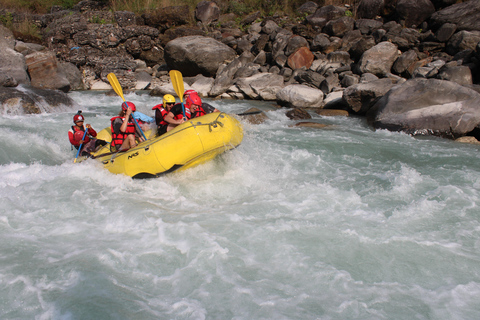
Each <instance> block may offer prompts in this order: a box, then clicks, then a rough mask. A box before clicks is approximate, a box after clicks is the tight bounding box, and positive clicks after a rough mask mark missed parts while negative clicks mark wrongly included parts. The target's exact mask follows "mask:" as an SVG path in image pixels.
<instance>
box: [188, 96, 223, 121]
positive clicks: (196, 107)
mask: <svg viewBox="0 0 480 320" xmlns="http://www.w3.org/2000/svg"><path fill="white" fill-rule="evenodd" d="M183 96H184V97H185V104H188V103H189V102H190V104H192V105H193V110H192V108H191V107H190V113H191V114H192V118H198V117H201V116H204V115H206V114H209V113H212V112H220V110H218V109H217V108H215V107H214V106H212V105H210V104H208V103H206V102H202V99H200V96H199V95H198V93H197V92H196V91H195V90H187V91H185V93H184V94H183ZM190 96H191V97H192V99H189V97H190ZM194 100H195V101H196V103H193V101H194Z"/></svg>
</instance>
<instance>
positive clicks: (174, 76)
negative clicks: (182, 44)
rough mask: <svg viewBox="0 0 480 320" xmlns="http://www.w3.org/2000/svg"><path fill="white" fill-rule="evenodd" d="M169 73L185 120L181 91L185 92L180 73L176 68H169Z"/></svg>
mask: <svg viewBox="0 0 480 320" xmlns="http://www.w3.org/2000/svg"><path fill="white" fill-rule="evenodd" d="M169 74H170V79H171V80H172V85H173V89H174V90H175V93H176V94H177V96H178V97H179V98H180V102H181V103H182V111H183V120H185V121H187V116H186V115H185V106H184V105H183V93H184V92H185V89H184V87H183V76H182V73H181V72H180V71H178V70H170V72H169Z"/></svg>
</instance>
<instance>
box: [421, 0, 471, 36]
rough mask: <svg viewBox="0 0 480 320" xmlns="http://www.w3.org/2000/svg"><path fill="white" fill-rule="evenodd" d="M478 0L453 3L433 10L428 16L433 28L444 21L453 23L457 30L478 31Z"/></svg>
mask: <svg viewBox="0 0 480 320" xmlns="http://www.w3.org/2000/svg"><path fill="white" fill-rule="evenodd" d="M479 16H480V0H470V1H466V2H463V3H458V4H454V5H452V6H449V7H447V8H445V9H442V10H440V11H437V12H435V13H434V14H432V16H431V17H430V21H431V22H432V25H433V27H434V28H439V27H440V26H441V25H443V24H444V23H447V22H448V23H454V24H456V25H457V30H467V31H472V30H477V31H480V19H479V18H478V17H479Z"/></svg>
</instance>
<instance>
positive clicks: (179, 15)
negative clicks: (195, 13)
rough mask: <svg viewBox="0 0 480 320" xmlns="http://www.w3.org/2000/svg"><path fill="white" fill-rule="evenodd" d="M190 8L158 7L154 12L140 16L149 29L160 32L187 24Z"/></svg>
mask: <svg viewBox="0 0 480 320" xmlns="http://www.w3.org/2000/svg"><path fill="white" fill-rule="evenodd" d="M189 16H190V8H189V7H188V6H187V5H185V6H169V7H158V8H157V9H156V10H153V11H147V12H146V13H144V14H142V18H143V20H144V21H145V24H146V25H147V26H149V27H154V28H158V29H160V30H161V31H164V30H166V29H169V28H171V27H174V26H182V25H185V24H188V17H189Z"/></svg>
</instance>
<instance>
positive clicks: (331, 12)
mask: <svg viewBox="0 0 480 320" xmlns="http://www.w3.org/2000/svg"><path fill="white" fill-rule="evenodd" d="M343 16H345V9H344V8H341V7H335V6H332V5H328V6H324V7H320V8H318V9H317V10H316V11H315V13H313V14H311V15H309V16H307V17H306V18H305V20H306V21H307V23H308V24H310V25H311V26H313V27H318V28H320V29H321V28H323V27H324V26H325V25H326V24H327V22H328V21H330V20H333V19H337V18H340V17H343Z"/></svg>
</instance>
